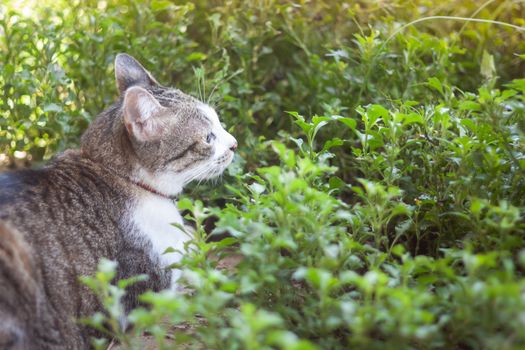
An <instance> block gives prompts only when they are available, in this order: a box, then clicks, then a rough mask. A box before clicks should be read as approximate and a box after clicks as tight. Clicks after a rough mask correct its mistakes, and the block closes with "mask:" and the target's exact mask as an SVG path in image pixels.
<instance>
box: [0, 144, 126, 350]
mask: <svg viewBox="0 0 525 350" xmlns="http://www.w3.org/2000/svg"><path fill="white" fill-rule="evenodd" d="M119 186H120V185H119V181H118V179H117V178H115V177H114V176H112V174H110V173H107V171H104V169H102V168H100V167H98V166H97V165H96V164H95V163H93V162H91V161H90V160H89V159H86V158H83V157H82V156H81V155H80V153H79V152H77V151H68V152H66V153H64V154H62V155H61V156H59V157H58V158H57V159H56V160H54V161H53V162H52V163H51V164H50V165H49V166H47V167H44V168H42V169H28V170H21V171H15V172H7V173H3V174H0V241H2V242H4V244H3V246H0V269H4V270H5V271H7V272H9V274H8V273H7V272H6V273H3V274H2V276H1V277H0V279H7V280H6V281H4V280H2V281H1V282H0V284H2V285H4V286H5V288H7V287H9V288H11V289H12V290H5V291H4V293H2V294H3V295H4V297H3V299H5V298H6V295H7V296H8V297H10V298H11V299H13V301H12V303H13V305H28V307H27V308H23V307H16V308H14V309H13V310H11V312H10V315H11V316H9V317H10V318H11V319H12V324H13V326H12V327H11V328H12V329H11V328H9V329H8V330H4V331H5V332H11V336H12V337H14V338H20V337H22V336H23V335H21V334H18V333H17V328H16V327H15V326H16V324H17V322H18V323H20V322H22V323H25V322H27V320H28V317H36V318H37V319H40V320H46V319H47V321H48V324H46V325H41V326H42V329H45V332H47V334H40V335H39V336H37V337H36V338H37V339H40V340H41V341H43V342H44V343H47V345H49V347H50V348H60V347H61V345H64V347H65V348H77V347H83V346H82V345H80V344H85V343H86V341H87V338H85V337H87V336H88V335H89V334H88V333H86V332H80V331H78V329H77V328H78V327H79V325H78V323H77V322H75V321H74V319H73V318H74V317H78V316H81V315H84V316H87V315H89V314H90V313H92V312H93V311H94V310H96V309H98V308H99V307H100V306H99V305H98V302H97V300H96V299H95V298H94V296H92V295H91V293H89V291H88V290H87V288H86V287H85V286H82V285H81V284H80V282H79V280H78V277H79V276H81V275H92V274H93V273H94V272H95V268H96V265H97V263H98V261H99V260H100V258H101V257H107V258H110V259H111V258H113V259H114V258H115V256H116V254H117V252H118V250H119V246H118V244H119V243H118V242H120V241H121V239H119V235H120V234H121V226H122V225H121V221H122V220H124V219H125V213H126V204H127V203H128V202H129V199H127V198H126V191H123V190H122V188H119ZM14 257H17V259H14ZM21 262H24V263H21ZM20 276H23V278H22V277H20ZM26 299H27V300H26ZM28 300H31V301H32V304H31V303H28ZM0 311H1V310H0ZM6 317H7V316H6ZM35 327H36V328H35ZM22 329H25V332H27V331H30V332H37V333H38V332H39V325H34V324H32V323H30V326H26V327H25V328H22ZM50 330H54V331H55V333H56V335H55V336H53V332H50ZM45 332H42V333H45ZM0 333H1V332H0ZM0 335H1V334H0ZM79 335H82V337H84V339H81V338H78V336H79ZM66 336H70V337H69V338H68V340H66V341H65V338H67V337H66ZM0 338H2V337H0ZM14 338H13V339H14ZM20 339H22V338H20ZM46 339H47V340H46ZM44 343H39V345H38V347H39V348H46V347H47V346H46V345H45V344H44Z"/></svg>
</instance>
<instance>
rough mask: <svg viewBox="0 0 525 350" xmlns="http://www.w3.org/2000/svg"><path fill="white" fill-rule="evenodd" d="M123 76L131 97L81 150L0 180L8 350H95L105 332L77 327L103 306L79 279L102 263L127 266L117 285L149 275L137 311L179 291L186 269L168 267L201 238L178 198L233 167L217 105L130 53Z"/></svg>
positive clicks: (133, 302) (1, 316)
mask: <svg viewBox="0 0 525 350" xmlns="http://www.w3.org/2000/svg"><path fill="white" fill-rule="evenodd" d="M115 77H116V83H117V88H118V91H119V93H120V97H119V99H118V101H117V102H115V103H114V104H113V105H112V106H110V107H109V108H108V109H106V110H105V111H103V112H102V113H101V114H100V115H98V116H97V118H96V119H95V120H94V121H93V122H92V123H91V125H90V126H89V127H88V128H87V130H86V131H85V132H84V134H83V135H82V138H81V146H80V149H76V150H66V151H65V152H63V153H61V154H59V155H58V156H56V157H55V158H54V159H53V160H52V161H51V162H50V164H48V165H47V166H45V167H43V168H41V169H27V170H20V171H15V172H12V173H4V174H0V348H2V349H3V348H7V349H85V348H89V342H90V337H91V336H93V335H94V334H96V333H94V332H93V331H91V330H90V329H88V328H87V327H84V326H82V325H81V324H80V323H79V322H78V321H77V320H78V319H79V318H82V317H86V316H89V315H91V314H93V313H94V312H97V311H102V307H101V304H100V303H99V301H97V299H96V298H95V296H94V295H93V294H92V293H91V292H90V291H89V289H88V288H87V287H86V286H84V285H82V284H81V283H80V282H79V276H83V275H93V274H94V273H95V271H96V268H97V264H98V262H99V261H100V260H101V258H107V259H111V260H114V261H117V263H118V270H117V279H122V278H128V277H131V276H134V275H138V274H146V275H148V276H149V278H148V279H147V280H146V281H143V282H139V283H137V284H135V285H133V286H131V287H129V288H128V289H127V294H126V297H125V300H124V305H125V309H126V310H128V311H129V310H130V309H132V308H133V307H135V306H137V304H138V301H137V299H138V298H137V297H138V295H139V294H141V293H143V292H144V291H146V290H154V291H158V290H162V289H166V288H172V289H176V280H177V279H178V278H179V275H180V272H178V271H176V270H171V269H170V268H168V267H169V266H170V265H171V264H173V263H176V262H178V261H180V259H181V252H180V251H183V248H184V243H185V242H187V241H188V240H189V239H191V237H189V235H188V234H187V233H185V232H183V231H182V230H180V229H179V228H180V227H181V226H180V225H183V220H182V218H181V215H180V214H179V212H178V210H177V206H176V203H175V201H174V200H173V198H174V196H176V195H178V194H179V193H180V192H181V191H182V189H183V188H184V186H185V185H186V184H188V183H189V182H191V181H193V180H205V179H210V178H213V177H216V176H218V175H220V174H221V173H222V172H223V171H224V170H225V169H226V167H227V166H228V165H229V164H230V163H231V162H232V159H233V157H234V152H235V150H236V148H237V141H236V140H235V138H234V137H233V136H232V135H231V134H229V133H228V132H227V131H226V130H224V128H223V127H222V126H221V123H220V121H219V118H218V116H217V113H216V112H215V110H214V109H213V108H211V107H210V106H208V105H207V104H205V103H203V102H201V101H199V100H197V99H196V98H194V97H191V96H190V95H187V94H185V93H183V92H181V91H180V90H177V89H174V88H167V87H164V86H162V85H160V84H159V83H158V82H157V81H156V80H155V78H154V77H153V76H152V75H151V73H149V72H148V71H147V70H146V69H145V68H144V67H143V66H142V65H141V64H140V63H139V62H138V61H136V60H135V59H134V58H133V57H131V56H129V55H127V54H118V55H117V56H116V58H115ZM172 224H176V225H172ZM177 227H179V228H177ZM168 247H172V248H174V250H175V251H176V252H171V253H166V254H163V253H164V252H165V251H166V249H167V248H168Z"/></svg>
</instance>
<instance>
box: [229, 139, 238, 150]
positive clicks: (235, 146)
mask: <svg viewBox="0 0 525 350" xmlns="http://www.w3.org/2000/svg"><path fill="white" fill-rule="evenodd" d="M236 149H237V141H235V142H234V143H233V144H232V145H231V146H230V150H231V151H232V152H235V150H236Z"/></svg>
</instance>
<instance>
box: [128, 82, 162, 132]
mask: <svg viewBox="0 0 525 350" xmlns="http://www.w3.org/2000/svg"><path fill="white" fill-rule="evenodd" d="M122 108H123V113H124V124H125V125H126V129H127V130H128V133H129V134H130V135H131V136H133V137H134V138H135V139H137V140H139V141H153V140H156V139H158V138H159V137H160V136H161V133H162V130H163V123H162V121H161V118H159V117H160V116H161V115H162V114H163V113H164V112H165V111H166V108H165V107H162V106H161V105H160V103H159V101H157V100H156V99H155V97H154V96H153V95H151V94H150V93H149V92H148V91H146V90H145V89H143V88H141V87H139V86H132V87H130V88H129V89H127V90H126V93H125V95H124V103H123V106H122Z"/></svg>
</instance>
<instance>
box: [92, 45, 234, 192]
mask: <svg viewBox="0 0 525 350" xmlns="http://www.w3.org/2000/svg"><path fill="white" fill-rule="evenodd" d="M115 77H116V81H117V87H118V90H119V92H120V95H121V99H120V103H119V104H118V107H117V110H116V111H113V112H111V113H109V112H107V111H106V112H105V113H106V115H101V117H99V118H98V119H102V120H104V119H108V118H117V119H116V120H115V119H113V122H112V126H111V130H112V132H113V133H115V130H120V132H121V133H123V134H124V135H113V136H112V137H117V138H119V137H120V138H122V139H123V140H122V141H120V142H119V143H120V144H122V143H125V144H126V145H127V146H126V147H123V148H122V149H123V151H124V152H127V153H128V154H127V155H126V159H127V160H128V163H130V164H128V165H129V166H128V171H129V172H130V174H127V175H128V176H130V177H131V178H132V179H133V180H134V181H139V182H141V183H144V184H145V185H147V186H149V187H151V188H153V189H154V190H156V191H158V192H160V193H164V194H166V195H169V196H172V195H176V194H178V193H179V192H180V191H181V190H182V188H183V186H184V185H186V184H187V183H189V182H190V181H192V180H205V179H210V178H213V177H216V176H219V175H220V174H222V172H223V171H224V170H225V169H226V167H227V166H228V165H229V164H230V163H231V162H232V159H233V156H234V151H235V150H236V148H237V141H236V140H235V138H234V137H233V136H232V135H231V134H229V133H228V132H227V131H226V130H224V128H223V127H222V125H221V123H220V121H219V117H218V115H217V113H216V112H215V110H214V109H213V108H211V107H210V106H209V105H207V104H205V103H203V102H201V101H199V100H198V99H196V98H194V97H192V96H190V95H187V94H185V93H183V92H182V91H180V90H178V89H174V88H168V87H164V86H161V85H160V84H159V83H158V82H157V81H156V80H155V78H153V76H152V75H151V74H150V73H149V72H148V71H147V70H146V69H145V68H144V67H143V66H142V65H141V64H140V63H139V62H137V61H136V60H135V59H134V58H133V57H131V56H129V55H127V54H119V55H117V57H116V59H115ZM107 114H109V116H108V115H107ZM111 114H117V115H116V116H111ZM98 119H97V120H98ZM102 122H103V121H102ZM102 122H101V123H102ZM95 123H96V122H95ZM95 123H94V124H95ZM115 123H116V124H115ZM119 124H121V125H123V126H124V127H125V128H122V127H120V128H119ZM121 125H120V126H121ZM92 127H93V128H95V129H96V128H97V127H96V126H92ZM88 133H89V130H88V132H87V133H86V134H88ZM96 134H99V135H100V134H101V133H96ZM85 136H86V135H85ZM86 138H88V139H89V137H88V136H86ZM83 141H85V140H83ZM99 146H102V147H104V146H103V145H100V144H99ZM91 148H92V147H91ZM99 151H100V150H99ZM102 152H104V150H102Z"/></svg>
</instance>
